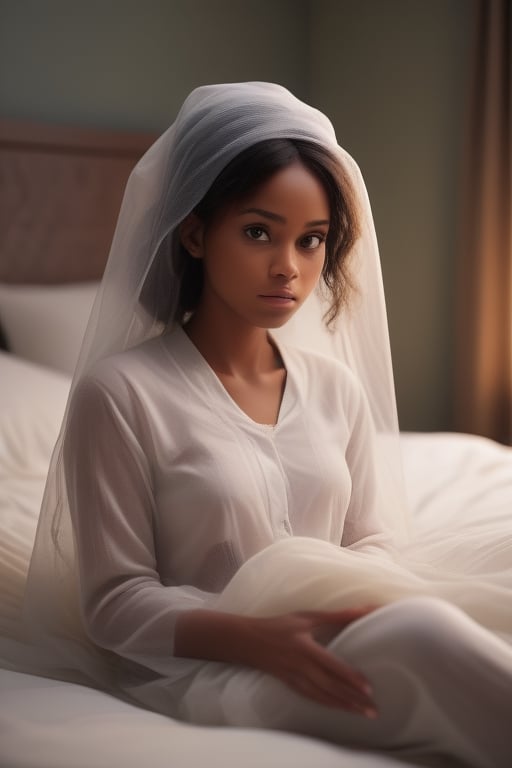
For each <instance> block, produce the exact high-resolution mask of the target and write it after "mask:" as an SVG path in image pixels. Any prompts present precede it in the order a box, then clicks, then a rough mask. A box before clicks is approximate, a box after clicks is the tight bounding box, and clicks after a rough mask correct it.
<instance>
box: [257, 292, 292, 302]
mask: <svg viewBox="0 0 512 768" xmlns="http://www.w3.org/2000/svg"><path fill="white" fill-rule="evenodd" d="M260 296H261V298H262V299H286V300H288V301H295V296H294V295H293V293H292V292H291V291H285V290H281V291H269V292H268V293H261V294H260Z"/></svg>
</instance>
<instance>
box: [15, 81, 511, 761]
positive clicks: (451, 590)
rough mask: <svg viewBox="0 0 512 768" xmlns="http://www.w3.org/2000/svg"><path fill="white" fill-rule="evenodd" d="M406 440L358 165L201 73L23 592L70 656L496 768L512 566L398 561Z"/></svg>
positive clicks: (128, 212)
mask: <svg viewBox="0 0 512 768" xmlns="http://www.w3.org/2000/svg"><path fill="white" fill-rule="evenodd" d="M396 436H397V426H396V408H395V402H394V394H393V384H392V374H391V362H390V354H389V343H388V338H387V323H386V315H385V309H384V300H383V293H382V281H381V277H380V269H379V263H378V252H377V246H376V241H375V235H374V230H373V223H372V218H371V213H370V208H369V204H368V201H367V197H366V193H365V190H364V185H363V183H362V180H361V178H360V175H359V172H358V170H357V167H356V166H355V164H354V163H353V161H352V160H351V159H350V158H349V157H348V155H346V153H344V152H343V151H342V150H341V149H340V148H339V147H338V146H337V143H336V139H335V136H334V132H333V130H332V126H331V125H330V123H329V121H328V120H327V119H326V118H325V116H323V115H321V114H320V113H319V112H317V111H316V110H314V109H312V108H310V107H308V106H306V105H305V104H302V103H301V102H299V101H298V100H297V99H295V98H294V97H293V96H292V95H291V94H290V93H289V92H287V91H286V90H285V89H283V88H281V87H279V86H275V85H271V84H265V83H245V84H233V85H222V86H207V87H204V88H199V89H197V90H196V91H194V92H193V93H192V94H191V95H190V96H189V97H188V99H187V100H186V101H185V103H184V105H183V107H182V110H181V111H180V113H179V115H178V118H177V120H176V122H175V124H174V125H173V126H172V127H171V128H170V129H169V130H168V131H167V132H166V133H165V134H164V135H163V136H162V137H161V138H160V139H159V141H158V142H157V143H156V144H155V145H154V147H153V148H152V149H151V150H150V151H149V152H148V153H147V155H146V156H145V157H144V158H143V159H142V160H141V162H140V163H139V165H138V166H137V167H136V169H135V170H134V172H133V174H132V177H131V179H130V181H129V184H128V187H127V191H126V195H125V199H124V201H123V206H122V210H121V214H120V217H119V222H118V226H117V230H116V234H115V238H114V242H113V246H112V252H111V255H110V259H109V264H108V267H107V270H106V273H105V278H104V281H103V287H102V292H101V294H100V296H99V299H98V301H97V303H96V306H95V309H94V311H93V315H92V318H91V322H90V325H89V330H88V334H87V337H86V342H85V345H84V350H83V353H82V358H81V363H80V365H79V368H78V371H77V373H76V376H75V381H74V387H73V392H72V396H71V400H70V404H69V407H68V411H67V416H66V420H65V425H64V428H63V433H62V437H61V440H60V443H59V447H58V450H57V451H56V454H55V457H54V463H53V467H52V470H51V474H50V481H49V484H48V488H47V494H46V499H45V505H44V509H43V514H42V519H41V524H40V527H39V531H38V537H37V541H36V547H35V550H34V555H33V559H32V564H31V572H30V576H29V587H28V606H29V613H31V615H32V617H33V618H34V619H35V621H36V622H37V626H38V628H39V633H40V640H41V642H44V641H45V637H44V635H45V634H46V633H47V634H49V636H50V645H51V647H52V648H53V649H54V650H57V652H58V659H59V665H60V669H59V670H58V671H59V674H61V675H63V676H68V677H69V676H73V673H72V672H71V671H70V670H75V671H76V673H77V674H78V673H79V674H80V675H81V677H80V678H79V679H85V680H88V681H91V680H92V681H94V682H95V684H99V685H102V686H104V687H106V688H109V689H112V690H115V691H117V692H118V693H122V694H123V695H127V696H129V697H131V698H132V699H134V700H136V701H138V702H140V703H143V704H144V705H146V706H149V707H151V708H154V709H156V710H158V711H160V712H164V713H167V714H170V715H172V716H177V717H181V718H184V719H187V720H189V721H191V722H196V723H208V724H227V725H244V726H258V727H269V728H282V729H286V730H295V731H298V732H302V733H307V734H311V735H315V736H320V737H323V738H326V739H329V740H332V741H336V742H338V743H340V744H345V745H351V746H358V747H366V748H370V749H379V750H383V751H386V752H388V753H390V754H395V755H399V756H404V757H408V758H410V759H411V760H414V759H415V758H417V759H421V760H423V761H424V762H426V763H427V764H428V762H429V761H431V764H432V765H440V764H441V762H440V761H441V760H442V759H443V757H446V758H447V759H452V758H455V759H458V760H459V761H460V762H462V763H463V764H466V765H472V766H489V768H490V766H493V767H494V768H496V767H497V766H498V767H499V766H505V765H508V764H509V759H510V754H511V753H512V740H511V738H510V735H509V728H508V712H507V702H509V699H510V685H511V682H512V650H511V649H510V646H509V643H508V642H507V639H503V637H501V638H500V637H499V636H498V633H499V632H500V631H501V633H502V634H503V636H505V634H506V633H507V632H509V631H510V619H509V618H507V619H505V620H503V619H502V615H503V612H502V610H501V608H502V603H501V600H502V598H503V594H504V593H503V591H500V589H501V587H502V586H503V585H501V586H500V585H498V586H496V584H489V583H488V582H484V581H482V580H480V581H479V582H478V584H477V585H476V586H475V585H474V595H475V598H474V599H473V601H469V604H468V602H467V599H466V604H464V600H465V596H466V595H467V583H463V582H459V581H457V580H455V581H453V579H452V580H451V581H449V582H448V583H445V584H443V583H441V582H440V581H439V579H438V580H437V581H436V582H432V583H430V584H429V583H428V582H427V580H426V579H425V574H426V573H427V570H428V565H423V566H422V570H421V571H420V570H419V569H418V568H417V569H416V572H415V573H414V572H412V570H411V568H410V567H406V566H410V563H408V562H406V560H405V559H403V556H402V560H400V556H399V555H398V554H397V552H398V549H397V548H398V547H399V546H400V545H401V544H403V543H404V540H405V538H406V535H407V521H406V514H405V511H404V510H405V507H404V503H403V500H402V494H401V488H400V480H399V477H400V472H399V466H398V461H397V458H396V456H397V453H396ZM500 546H501V547H503V540H501V544H500ZM493 551H494V550H493ZM496 551H498V549H497V550H496ZM501 551H502V550H501ZM491 554H492V552H491ZM49 563H51V564H52V567H51V568H49ZM429 594H430V595H436V594H441V596H443V594H444V595H446V596H448V597H449V598H450V600H451V602H450V603H449V602H446V601H445V600H441V599H439V598H436V597H432V596H429ZM507 594H510V593H507ZM48 595H51V600H49V599H48ZM399 598H400V599H399ZM452 603H460V604H464V606H463V607H465V608H466V609H467V613H470V614H472V615H473V616H474V618H477V619H479V621H480V623H477V622H476V621H474V620H473V619H472V618H469V616H468V615H467V613H463V612H462V611H461V610H459V609H458V608H457V607H455V606H454V605H453V604H452ZM493 606H497V609H496V610H493ZM319 608H321V610H319ZM498 609H499V610H498ZM503 621H504V623H503ZM500 622H501V623H500ZM481 624H485V625H486V626H487V627H488V629H484V628H483V626H481ZM489 630H495V631H494V632H492V631H489ZM507 637H508V635H507ZM74 676H75V678H76V674H75V675H74Z"/></svg>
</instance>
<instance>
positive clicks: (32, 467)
mask: <svg viewBox="0 0 512 768" xmlns="http://www.w3.org/2000/svg"><path fill="white" fill-rule="evenodd" d="M70 384H71V379H70V377H69V376H67V375H64V374H62V373H59V372H58V371H53V370H50V369H47V368H42V367H40V366H38V365H34V364H32V363H29V362H27V361H25V360H20V359H19V358H16V357H14V355H10V354H8V353H5V352H0V476H2V475H3V476H4V477H7V476H10V475H13V474H16V475H20V473H22V474H24V475H30V474H33V475H35V474H42V475H45V474H46V472H47V470H48V465H49V463H50V458H51V454H52V451H53V447H54V445H55V442H56V440H57V436H58V433H59V429H60V425H61V422H62V417H63V415H64V409H65V406H66V401H67V397H68V393H69V387H70Z"/></svg>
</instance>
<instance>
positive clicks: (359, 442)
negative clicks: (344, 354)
mask: <svg viewBox="0 0 512 768" xmlns="http://www.w3.org/2000/svg"><path fill="white" fill-rule="evenodd" d="M350 395H351V396H350V401H349V403H348V404H346V406H345V407H346V408H347V411H348V412H349V414H350V417H351V418H350V421H351V425H350V429H351V433H350V438H349V441H348V445H347V448H346V454H345V456H346V461H347V465H348V468H349V472H350V477H351V481H352V490H351V497H350V503H349V507H348V510H347V514H346V517H345V524H344V528H343V536H342V540H341V544H342V546H344V547H350V548H351V549H358V550H363V549H364V550H365V551H374V552H378V553H381V554H382V553H386V552H389V551H392V549H393V548H394V544H395V541H396V535H397V529H396V527H395V528H394V527H393V526H392V525H391V524H390V517H391V515H389V514H386V510H385V508H384V505H389V504H390V503H392V502H391V501H390V499H391V496H390V494H388V492H387V491H386V492H384V489H383V488H382V485H381V483H382V479H383V477H384V463H383V459H384V458H385V457H383V456H380V454H379V445H378V440H379V437H378V436H377V435H376V433H375V429H374V426H373V421H372V417H371V414H370V409H369V406H368V403H367V400H366V397H365V394H364V392H363V390H362V388H361V386H360V385H359V383H356V386H354V387H353V389H352V391H351V393H350ZM398 519H399V515H397V520H398Z"/></svg>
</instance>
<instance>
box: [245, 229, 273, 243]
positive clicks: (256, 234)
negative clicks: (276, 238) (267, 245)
mask: <svg viewBox="0 0 512 768" xmlns="http://www.w3.org/2000/svg"><path fill="white" fill-rule="evenodd" d="M244 231H245V234H246V235H247V237H248V238H250V239H251V240H270V238H269V236H268V234H267V232H266V231H265V229H263V227H256V226H253V227H246V228H245V230H244Z"/></svg>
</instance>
